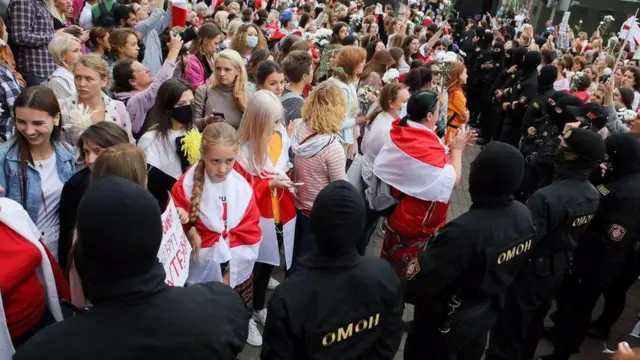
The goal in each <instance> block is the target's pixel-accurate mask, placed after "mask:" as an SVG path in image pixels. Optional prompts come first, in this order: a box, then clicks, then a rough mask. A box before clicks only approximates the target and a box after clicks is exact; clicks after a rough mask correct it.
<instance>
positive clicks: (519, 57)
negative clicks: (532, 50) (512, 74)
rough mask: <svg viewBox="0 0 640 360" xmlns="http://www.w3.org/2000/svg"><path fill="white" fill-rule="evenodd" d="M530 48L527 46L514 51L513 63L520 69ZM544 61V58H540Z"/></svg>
mask: <svg viewBox="0 0 640 360" xmlns="http://www.w3.org/2000/svg"><path fill="white" fill-rule="evenodd" d="M528 51H529V50H528V49H527V48H525V47H519V48H517V49H516V50H515V51H514V53H513V65H516V66H517V67H518V70H522V69H521V68H522V64H523V62H524V57H525V55H526V54H527V52H528ZM540 60H541V61H542V58H541V59H540Z"/></svg>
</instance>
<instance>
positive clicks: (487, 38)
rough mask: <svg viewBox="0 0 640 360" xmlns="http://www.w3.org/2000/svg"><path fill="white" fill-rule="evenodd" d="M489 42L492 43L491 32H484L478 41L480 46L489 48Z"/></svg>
mask: <svg viewBox="0 0 640 360" xmlns="http://www.w3.org/2000/svg"><path fill="white" fill-rule="evenodd" d="M491 44H493V34H492V33H490V32H487V33H484V35H483V37H482V41H481V42H480V47H481V48H483V49H490V48H491Z"/></svg>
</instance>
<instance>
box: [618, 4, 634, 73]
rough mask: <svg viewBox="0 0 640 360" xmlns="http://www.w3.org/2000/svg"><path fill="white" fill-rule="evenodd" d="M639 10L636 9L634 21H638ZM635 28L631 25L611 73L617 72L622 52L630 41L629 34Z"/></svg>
mask: <svg viewBox="0 0 640 360" xmlns="http://www.w3.org/2000/svg"><path fill="white" fill-rule="evenodd" d="M638 10H640V9H636V14H635V15H634V16H633V19H634V21H636V19H637V18H638ZM632 29H633V26H632V27H631V29H629V31H627V36H626V37H625V39H624V41H623V42H622V46H621V47H620V53H619V54H618V59H617V60H616V64H615V65H614V66H613V70H612V72H611V74H615V73H616V69H617V68H618V63H619V62H620V59H621V58H622V52H623V51H624V48H625V47H627V43H628V42H629V35H631V30H632Z"/></svg>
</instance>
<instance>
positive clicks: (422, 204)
mask: <svg viewBox="0 0 640 360" xmlns="http://www.w3.org/2000/svg"><path fill="white" fill-rule="evenodd" d="M454 71H455V70H454ZM407 111H408V115H407V117H405V118H402V119H400V120H396V121H394V122H393V125H392V128H391V132H390V134H389V136H390V139H389V140H388V141H387V142H386V145H385V146H384V147H383V148H382V150H381V151H380V152H379V153H378V156H377V157H376V159H375V162H374V165H373V173H374V175H375V176H376V177H377V178H379V179H380V180H381V181H382V182H384V183H385V184H387V185H389V186H390V187H391V196H392V197H393V198H395V199H396V201H397V203H396V205H395V207H394V208H393V209H376V210H378V211H381V210H387V211H392V212H391V214H389V215H388V216H387V218H386V231H385V235H384V242H383V244H382V252H381V254H380V257H381V258H383V259H386V260H387V261H389V263H390V264H391V266H392V267H393V268H394V270H395V271H396V274H397V275H398V277H399V278H400V279H404V278H405V275H406V273H405V272H406V270H407V266H408V265H409V262H410V261H411V260H413V259H414V258H415V257H416V256H417V255H418V254H419V253H420V251H421V250H422V249H424V245H426V241H427V239H428V238H429V236H430V235H431V234H433V233H434V232H435V231H437V230H438V229H439V228H440V227H441V226H442V225H444V223H445V222H446V219H447V210H448V208H449V198H450V196H451V193H452V191H453V187H454V186H455V184H458V183H459V182H460V179H461V176H462V152H463V151H464V147H465V144H466V143H471V142H472V141H474V140H475V135H474V134H473V132H464V131H461V132H459V133H457V134H456V136H455V137H453V138H452V139H451V142H450V144H449V147H448V149H449V150H450V154H447V147H446V146H444V145H443V143H442V141H441V140H440V139H438V136H437V135H436V134H435V129H436V122H437V121H438V95H437V94H436V93H434V92H431V91H422V92H419V93H417V94H414V95H412V96H411V98H410V99H409V102H408V104H407ZM416 151H417V152H416ZM409 152H410V153H409ZM413 179H423V180H422V181H421V182H420V183H419V184H416V183H415V181H414V180H413ZM374 196H375V195H374Z"/></svg>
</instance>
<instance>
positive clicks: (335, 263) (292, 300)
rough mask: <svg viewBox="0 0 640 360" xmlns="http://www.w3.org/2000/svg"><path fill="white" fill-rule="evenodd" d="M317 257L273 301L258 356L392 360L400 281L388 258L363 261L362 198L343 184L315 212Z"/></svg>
mask: <svg viewBox="0 0 640 360" xmlns="http://www.w3.org/2000/svg"><path fill="white" fill-rule="evenodd" d="M310 221H311V228H312V231H313V233H314V235H315V237H316V239H317V245H318V253H317V254H314V255H311V256H310V257H308V258H306V259H303V260H301V261H303V262H304V266H305V269H306V270H305V271H301V272H297V273H295V274H294V275H292V276H289V277H287V279H286V280H285V281H284V282H283V283H282V284H280V285H279V286H278V287H277V288H276V290H275V291H274V293H273V294H272V296H271V298H270V299H269V306H268V310H269V311H268V312H269V316H268V317H267V323H266V326H265V330H264V337H263V346H262V353H261V359H263V360H266V359H295V360H306V359H330V360H336V359H393V357H394V355H395V353H396V352H397V351H398V347H399V346H400V341H401V338H402V327H403V321H402V309H403V305H404V303H403V300H402V291H401V289H400V280H399V279H398V277H397V276H396V274H395V272H394V271H393V269H392V268H391V266H390V265H389V264H388V263H387V262H386V261H384V260H382V259H378V258H370V257H360V256H358V254H357V253H356V251H355V247H354V243H355V240H359V239H360V238H361V237H362V233H363V231H364V222H365V205H364V199H363V198H362V196H361V195H360V194H358V192H357V190H356V189H355V188H353V186H352V185H351V184H349V183H347V182H346V181H336V182H333V183H331V184H330V185H328V186H327V187H325V188H324V189H323V190H322V191H321V192H320V193H319V194H318V197H317V198H316V200H315V202H314V205H313V209H312V211H311V219H310Z"/></svg>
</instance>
